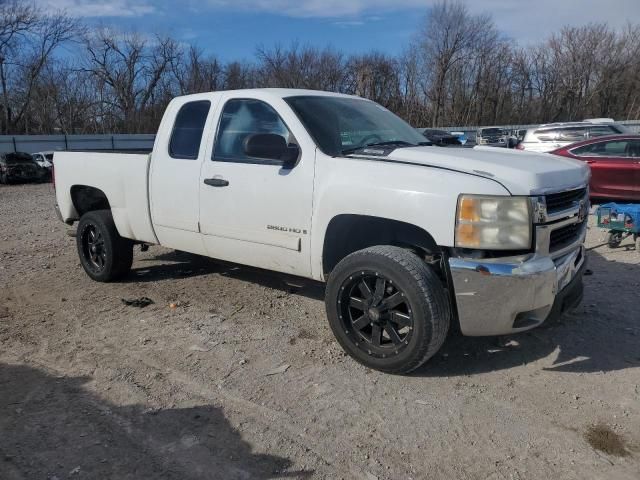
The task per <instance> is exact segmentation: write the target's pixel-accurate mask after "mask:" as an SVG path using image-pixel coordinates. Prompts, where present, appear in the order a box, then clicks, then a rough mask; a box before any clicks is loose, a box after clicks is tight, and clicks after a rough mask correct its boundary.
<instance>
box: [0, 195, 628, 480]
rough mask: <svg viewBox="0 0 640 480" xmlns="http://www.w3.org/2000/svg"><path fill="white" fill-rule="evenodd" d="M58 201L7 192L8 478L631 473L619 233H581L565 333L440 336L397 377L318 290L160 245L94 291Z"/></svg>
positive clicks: (3, 325)
mask: <svg viewBox="0 0 640 480" xmlns="http://www.w3.org/2000/svg"><path fill="white" fill-rule="evenodd" d="M52 203H53V192H52V188H51V186H50V185H24V186H11V187H5V186H0V478H1V479H3V480H4V479H7V480H11V479H55V478H57V479H60V480H62V479H66V478H79V479H80V478H96V479H103V478H114V479H143V478H175V479H200V478H207V479H209V478H212V479H213V478H215V479H218V478H219V479H245V478H345V479H351V478H361V479H365V480H370V479H375V478H379V479H406V478H415V479H417V478H431V479H440V478H442V479H452V478H463V479H540V478H554V479H576V480H577V479H586V478H603V479H604V478H606V479H635V480H637V479H638V478H640V313H639V312H640V301H639V300H638V298H639V297H638V292H639V291H640V289H639V288H638V287H639V286H640V254H637V253H636V252H634V251H633V247H632V246H631V245H632V242H631V241H630V240H626V241H625V243H624V246H623V247H622V248H620V249H618V250H615V251H612V250H609V249H608V247H606V246H600V247H596V245H598V244H599V243H602V240H603V238H604V234H603V233H602V232H601V231H599V230H598V229H597V228H592V229H591V230H590V233H589V239H588V241H589V246H591V247H595V248H593V249H592V250H591V251H590V254H589V261H590V265H589V267H590V269H591V270H592V271H593V275H591V276H588V277H585V280H586V298H585V302H584V304H583V306H581V307H580V308H579V309H578V310H576V311H575V313H573V314H571V315H569V316H567V317H566V318H565V319H564V320H563V321H562V322H561V323H560V324H557V325H554V326H551V327H548V328H541V329H538V330H535V331H533V332H530V333H526V334H522V335H518V336H514V337H509V338H500V339H497V338H486V339H477V338H476V339H473V338H459V337H456V338H451V339H450V340H448V341H447V343H446V344H445V347H444V349H443V350H442V351H441V352H440V353H439V354H438V355H437V356H436V357H435V358H434V359H433V360H432V361H431V362H430V363H429V364H427V366H426V367H425V368H423V369H421V370H420V371H419V372H417V373H416V374H414V375H411V376H407V377H402V376H391V375H384V374H380V373H377V372H373V371H368V370H367V369H365V368H364V367H361V366H359V365H357V364H356V363H355V362H353V361H352V360H350V359H349V358H348V357H346V356H345V355H344V354H343V353H342V351H341V350H340V348H339V347H338V345H337V344H336V342H335V341H334V340H333V338H332V335H331V333H330V331H329V328H328V326H327V322H326V319H325V315H324V310H323V303H322V300H321V299H322V294H323V291H322V286H320V285H315V284H312V285H306V286H304V287H302V288H295V287H292V286H290V285H287V283H285V279H284V278H283V277H281V276H278V275H275V274H271V273H268V272H261V271H256V270H251V269H246V268H240V267H237V266H230V265H222V264H220V263H215V262H213V261H209V260H207V259H198V258H194V257H192V256H189V255H180V254H176V253H175V252H173V251H171V250H166V249H162V248H151V249H150V250H149V251H148V252H146V253H140V252H138V251H137V252H136V257H135V261H134V266H133V273H132V274H131V276H130V277H129V278H128V279H127V280H126V281H125V282H122V283H117V284H110V285H103V284H98V283H94V282H92V281H90V280H89V278H88V277H87V276H86V275H85V274H84V272H83V271H82V269H81V267H80V265H79V262H78V260H77V256H76V251H75V239H73V238H71V237H69V236H67V235H66V234H65V230H66V227H65V226H64V225H62V224H61V223H59V222H58V221H57V220H56V218H55V215H54V213H53V210H52ZM143 296H144V297H149V298H150V299H152V300H153V301H154V302H155V303H154V304H152V305H149V306H147V307H146V308H136V307H133V306H127V305H125V304H123V302H122V301H121V299H123V298H124V299H131V298H139V297H143ZM170 304H174V306H175V308H171V307H170ZM287 366H288V368H287ZM279 367H281V368H279Z"/></svg>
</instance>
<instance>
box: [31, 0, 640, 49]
mask: <svg viewBox="0 0 640 480" xmlns="http://www.w3.org/2000/svg"><path fill="white" fill-rule="evenodd" d="M36 1H37V3H39V4H40V5H42V6H44V7H45V8H47V9H66V10H68V11H69V12H70V13H71V14H73V15H77V16H82V17H85V18H86V19H87V21H89V22H97V23H102V24H105V25H109V26H115V27H120V28H123V29H131V28H133V29H135V30H138V31H140V32H141V33H153V32H159V33H168V34H171V35H173V36H175V37H176V38H178V39H179V40H182V41H185V42H191V43H197V44H198V45H199V46H201V47H203V48H204V49H205V50H207V51H208V52H211V53H215V54H217V55H219V56H220V57H222V58H225V59H230V58H249V57H251V56H252V55H253V53H254V52H255V47H256V45H259V44H262V45H266V46H271V45H274V44H276V43H280V44H283V45H288V44H289V43H291V42H292V41H294V40H297V41H299V42H300V43H311V44H314V45H319V46H325V45H332V46H334V47H336V48H338V49H341V50H344V51H348V52H358V51H368V50H372V49H375V50H380V51H383V52H388V53H397V52H400V51H401V50H402V49H403V48H404V46H405V45H406V44H407V42H408V41H409V39H410V38H411V35H412V34H413V33H414V32H415V31H416V29H417V27H418V25H419V23H420V22H421V21H423V20H424V17H425V14H426V13H427V11H428V8H429V6H430V5H433V3H434V1H430V0H184V1H178V0H155V1H154V0H102V1H97V0H36ZM466 3H467V6H468V7H469V9H470V10H471V11H472V12H474V13H490V14H492V15H493V18H494V20H495V22H496V24H497V26H498V28H499V29H500V30H501V31H502V32H503V33H504V34H505V35H507V36H509V37H511V38H513V39H514V40H516V41H518V42H520V43H522V44H527V43H530V42H536V41H538V40H540V39H542V38H545V37H546V36H547V35H548V34H549V33H551V32H554V31H557V30H559V29H560V28H561V27H562V26H563V25H567V24H570V25H583V24H586V23H589V22H607V23H609V24H610V25H611V26H613V27H623V26H624V25H625V24H626V22H628V21H636V22H640V0H535V1H532V0H524V1H521V0H474V1H467V2H466Z"/></svg>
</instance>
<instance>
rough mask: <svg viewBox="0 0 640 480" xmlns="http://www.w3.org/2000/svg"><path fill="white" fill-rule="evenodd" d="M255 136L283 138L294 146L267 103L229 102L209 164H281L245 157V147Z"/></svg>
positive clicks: (276, 115)
mask: <svg viewBox="0 0 640 480" xmlns="http://www.w3.org/2000/svg"><path fill="white" fill-rule="evenodd" d="M255 133H271V134H276V135H280V136H282V137H284V139H285V141H286V142H287V144H294V143H296V140H295V138H294V137H293V134H292V133H291V131H290V130H289V129H288V128H287V126H286V125H285V123H284V121H283V120H282V119H281V118H280V115H278V113H277V112H276V111H275V110H274V109H273V107H271V106H270V105H268V104H267V103H265V102H263V101H260V100H253V99H232V100H229V101H228V102H227V103H226V104H225V106H224V109H223V111H222V115H221V117H220V125H219V126H218V134H217V136H216V140H215V145H214V149H213V158H212V160H216V161H222V162H243V163H262V164H268V165H272V164H280V163H282V162H281V161H278V160H271V159H265V158H256V157H250V156H248V155H247V154H246V153H245V151H244V143H245V140H246V139H247V137H248V136H250V135H253V134H255Z"/></svg>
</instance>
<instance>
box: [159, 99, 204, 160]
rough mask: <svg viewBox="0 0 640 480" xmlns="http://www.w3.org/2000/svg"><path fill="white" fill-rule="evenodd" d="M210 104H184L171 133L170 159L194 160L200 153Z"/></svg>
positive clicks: (199, 102)
mask: <svg viewBox="0 0 640 480" xmlns="http://www.w3.org/2000/svg"><path fill="white" fill-rule="evenodd" d="M210 106H211V103H210V102H209V101H207V100H202V101H198V102H189V103H185V104H184V105H183V106H182V107H181V108H180V110H179V111H178V115H176V122H175V123H174V125H173V132H171V140H170V142H169V155H170V156H171V157H172V158H180V159H184V160H195V159H197V158H198V152H199V151H200V142H201V141H202V132H203V131H204V124H205V122H206V121H207V115H208V114H209V108H210Z"/></svg>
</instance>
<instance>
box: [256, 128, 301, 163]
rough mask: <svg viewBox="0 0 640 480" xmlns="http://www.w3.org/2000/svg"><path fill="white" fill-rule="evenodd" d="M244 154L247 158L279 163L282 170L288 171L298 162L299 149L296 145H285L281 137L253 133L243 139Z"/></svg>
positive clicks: (273, 134)
mask: <svg viewBox="0 0 640 480" xmlns="http://www.w3.org/2000/svg"><path fill="white" fill-rule="evenodd" d="M244 153H245V154H246V155H248V156H249V157H255V158H264V159H267V160H278V161H281V162H282V167H283V168H286V169H290V168H293V167H294V166H295V165H296V162H297V161H298V157H299V155H300V148H299V147H298V146H297V145H287V141H286V140H285V138H284V137H283V136H282V135H277V134H275V133H254V134H252V135H249V136H247V138H245V139H244Z"/></svg>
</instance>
